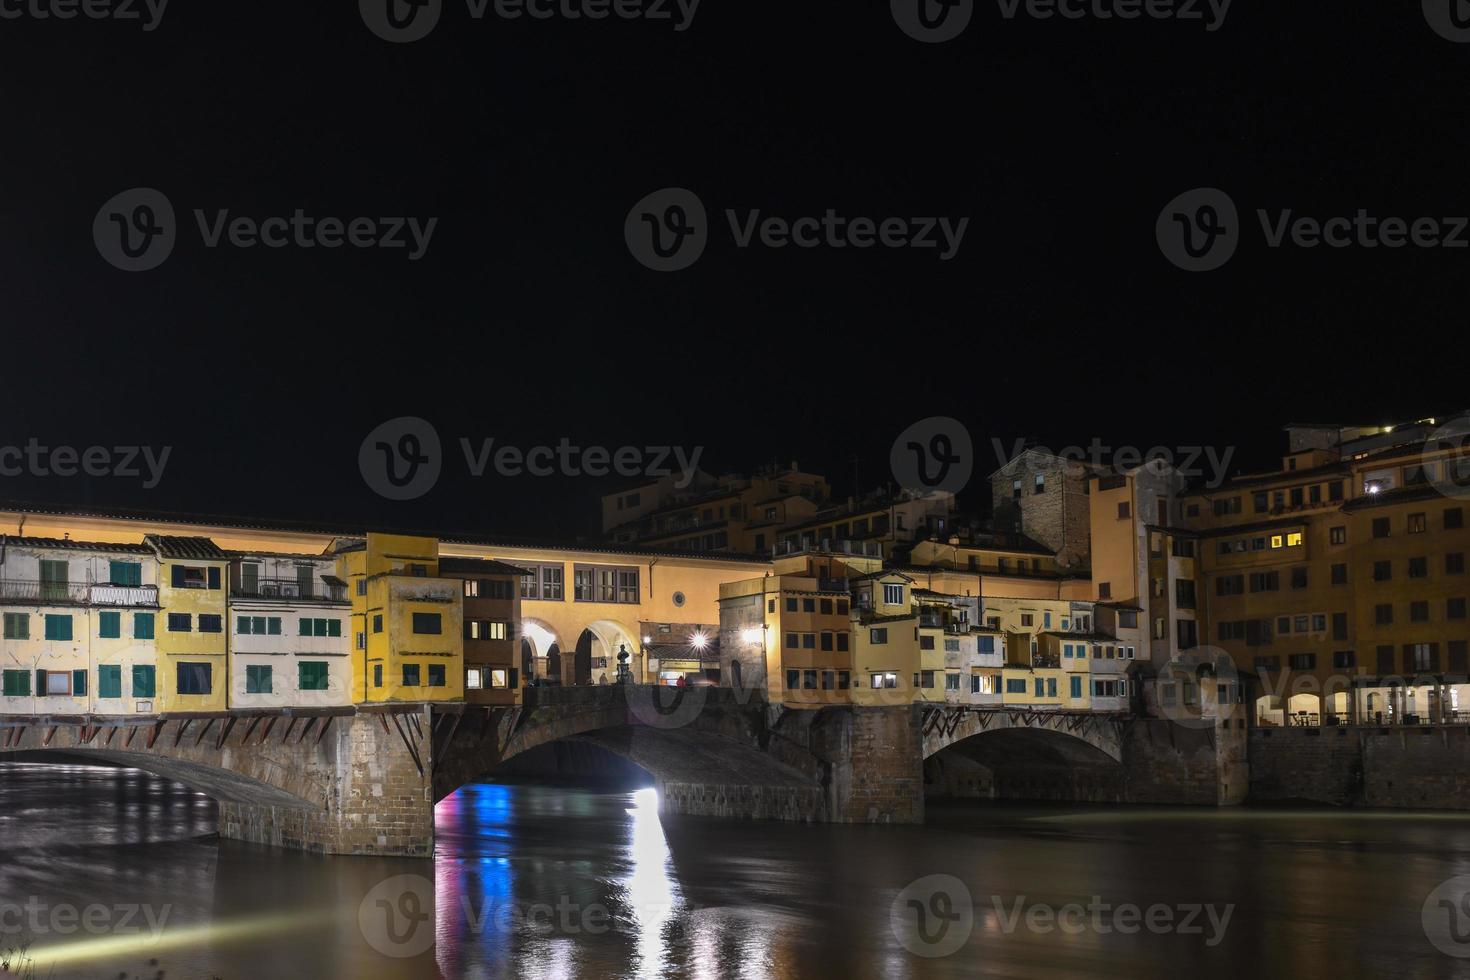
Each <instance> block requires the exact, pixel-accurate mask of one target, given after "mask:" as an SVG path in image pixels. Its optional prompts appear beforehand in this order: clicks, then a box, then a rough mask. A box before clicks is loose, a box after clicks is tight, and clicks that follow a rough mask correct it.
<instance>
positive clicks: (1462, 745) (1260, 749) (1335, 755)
mask: <svg viewBox="0 0 1470 980" xmlns="http://www.w3.org/2000/svg"><path fill="white" fill-rule="evenodd" d="M1250 768H1251V795H1250V798H1251V800H1252V801H1254V802H1284V801H1294V800H1302V801H1307V802H1313V803H1329V804H1333V805H1336V806H1370V807H1395V808H1413V809H1431V810H1435V809H1450V810H1464V809H1470V729H1467V728H1464V727H1445V728H1348V727H1341V728H1258V729H1255V730H1253V731H1252V732H1251V733H1250Z"/></svg>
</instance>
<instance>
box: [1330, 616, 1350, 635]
mask: <svg viewBox="0 0 1470 980" xmlns="http://www.w3.org/2000/svg"><path fill="white" fill-rule="evenodd" d="M1332 638H1333V639H1334V640H1346V639H1347V638H1348V616H1347V613H1340V612H1339V613H1333V614H1332Z"/></svg>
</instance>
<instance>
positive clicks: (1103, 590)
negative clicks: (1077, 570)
mask: <svg viewBox="0 0 1470 980" xmlns="http://www.w3.org/2000/svg"><path fill="white" fill-rule="evenodd" d="M1097 597H1098V598H1099V599H1111V598H1112V597H1113V583H1111V582H1099V583H1097Z"/></svg>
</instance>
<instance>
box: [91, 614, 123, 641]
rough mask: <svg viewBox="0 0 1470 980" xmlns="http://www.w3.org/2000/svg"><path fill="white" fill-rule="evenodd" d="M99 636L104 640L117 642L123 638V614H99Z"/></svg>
mask: <svg viewBox="0 0 1470 980" xmlns="http://www.w3.org/2000/svg"><path fill="white" fill-rule="evenodd" d="M97 635H98V636H99V637H101V638H102V639H104V640H116V639H119V638H121V637H122V613H119V612H99V613H98V614H97Z"/></svg>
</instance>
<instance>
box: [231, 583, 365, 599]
mask: <svg viewBox="0 0 1470 980" xmlns="http://www.w3.org/2000/svg"><path fill="white" fill-rule="evenodd" d="M230 594H231V595H233V596H237V597H239V598H242V599H326V600H330V601H338V602H340V601H343V600H345V599H346V598H347V589H346V588H345V587H344V586H340V585H326V584H324V583H321V582H318V581H317V580H316V579H311V580H310V581H303V580H301V579H294V578H261V579H255V580H254V581H250V582H244V581H242V582H240V583H238V584H236V585H232V586H230Z"/></svg>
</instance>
